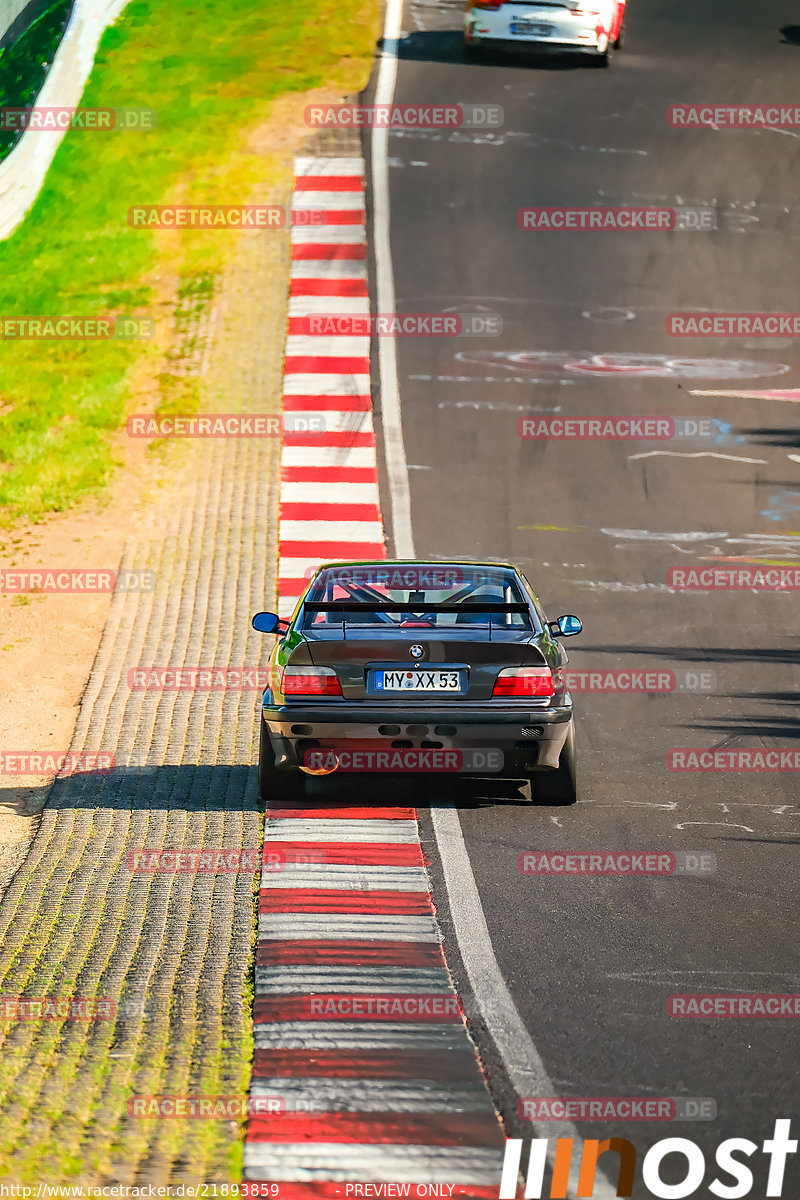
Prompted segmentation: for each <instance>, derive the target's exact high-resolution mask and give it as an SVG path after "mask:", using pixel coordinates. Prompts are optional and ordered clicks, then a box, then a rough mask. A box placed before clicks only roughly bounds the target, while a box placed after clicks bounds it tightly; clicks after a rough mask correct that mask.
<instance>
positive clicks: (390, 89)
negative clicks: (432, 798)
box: [372, 0, 616, 1200]
mask: <svg viewBox="0 0 800 1200" xmlns="http://www.w3.org/2000/svg"><path fill="white" fill-rule="evenodd" d="M401 10H402V0H388V5H387V12H386V29H385V36H384V41H383V46H384V51H383V53H384V57H383V59H382V60H381V71H383V67H384V65H385V64H386V54H387V49H386V47H387V46H389V47H390V51H389V53H391V55H392V58H393V61H392V65H391V66H387V69H386V75H385V77H383V78H385V81H386V87H385V89H382V88H381V82H382V75H379V78H378V89H377V91H378V94H376V102H378V101H380V102H382V103H391V102H392V100H393V98H394V92H395V85H396V79H397V65H398V64H397V59H396V53H397V43H396V40H394V39H395V37H396V30H397V28H399V24H400V13H401ZM387 146H388V131H387V130H380V129H373V130H372V167H373V194H374V201H375V203H374V225H375V266H376V273H377V294H378V311H379V312H382V313H388V314H390V315H391V314H392V313H393V312H394V281H393V271H392V257H391V236H390V223H389V217H390V213H389V170H388V166H387V161H386V160H387V158H388V153H387ZM381 297H383V299H381ZM390 302H391V306H390V307H387V305H389V303H390ZM381 341H382V342H383V343H387V342H389V343H391V342H392V341H393V339H391V338H383V339H381ZM379 367H380V381H381V395H382V397H383V404H382V415H383V432H384V447H385V456H386V467H387V475H388V478H389V489H390V495H391V510H392V523H391V529H392V538H393V541H394V546H395V553H396V554H397V555H398V557H400V556H401V548H402V557H408V558H413V557H414V533H413V528H412V523H411V505H410V497H409V481H408V465H407V461H406V452H405V442H404V438H403V419H402V409H401V405H400V387H399V379H398V374H397V356H396V354H389V353H386V354H384V355H381V357H380V359H379ZM387 397H388V398H389V403H388V406H387ZM432 815H433V826H434V832H435V836H436V842H437V846H438V850H439V858H440V861H441V863H442V867H443V870H444V875H445V886H446V888H447V893H448V896H449V898H450V910H451V915H452V918H453V921H454V925H455V933H456V939H457V941H458V945H459V949H460V953H461V958H462V961H463V963H464V966H465V969H466V971H467V974H468V976H469V979H470V983H471V985H472V988H473V992H474V996H475V1001H476V1003H477V1005H478V1008H479V1010H480V1012H481V1016H482V1017H483V1019H484V1020H485V1022H486V1025H487V1028H488V1030H489V1031H490V1034H491V1037H492V1039H493V1041H494V1043H495V1045H496V1047H497V1049H498V1051H499V1053H500V1056H501V1058H502V1060H503V1066H504V1069H505V1071H506V1074H507V1075H508V1078H509V1080H510V1082H511V1084H512V1086H514V1087H515V1088H516V1090H517V1093H518V1095H520V1096H533V1095H537V1094H538V1095H544V1096H552V1095H555V1094H556V1092H555V1089H554V1085H553V1084H552V1082H551V1081H550V1079H549V1078H548V1075H547V1072H546V1071H545V1068H544V1065H543V1063H542V1060H541V1057H540V1056H539V1052H538V1050H537V1049H536V1046H535V1045H534V1042H533V1039H532V1038H531V1036H530V1034H529V1033H528V1030H527V1028H526V1027H525V1024H524V1022H523V1021H522V1018H521V1017H520V1015H519V1012H518V1010H517V1007H516V1005H515V1004H514V999H513V997H512V995H511V993H510V991H509V990H508V986H507V985H506V982H505V979H504V978H503V975H502V972H501V970H500V966H499V964H498V962H497V959H496V957H495V954H494V949H493V947H492V943H491V939H490V936H489V930H488V926H487V924H486V917H485V915H484V912H483V907H482V905H481V899H480V894H479V892H478V888H477V885H476V883H475V877H474V875H473V873H472V865H471V863H470V860H469V854H468V853H467V848H466V844H465V842H464V835H463V833H462V830H461V825H460V822H459V819H458V812H457V811H456V810H455V809H453V808H433V809H432ZM534 1132H536V1133H537V1134H538V1136H540V1137H545V1138H549V1139H550V1140H549V1141H548V1150H549V1151H550V1155H549V1161H550V1162H551V1164H552V1163H553V1161H554V1159H555V1151H554V1149H552V1150H551V1147H554V1146H555V1139H556V1138H557V1137H559V1136H564V1137H573V1138H577V1137H578V1131H577V1129H576V1128H575V1127H574V1126H573V1125H571V1124H570V1123H568V1122H563V1123H560V1124H557V1125H556V1124H552V1125H551V1124H548V1125H547V1126H539V1127H535V1128H534ZM577 1184H578V1167H577V1165H576V1166H575V1168H574V1170H573V1171H572V1173H571V1174H570V1186H569V1189H568V1190H569V1197H570V1200H573V1198H574V1196H575V1193H576V1190H577ZM593 1194H594V1197H595V1198H596V1200H613V1198H615V1197H616V1188H614V1187H613V1186H612V1184H611V1183H610V1182H609V1180H608V1178H607V1177H606V1176H605V1175H604V1174H603V1173H602V1171H598V1173H597V1176H596V1179H595V1186H594V1193H593Z"/></svg>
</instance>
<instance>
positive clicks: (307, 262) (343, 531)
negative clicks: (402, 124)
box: [278, 158, 386, 616]
mask: <svg viewBox="0 0 800 1200" xmlns="http://www.w3.org/2000/svg"><path fill="white" fill-rule="evenodd" d="M295 176H296V178H295V192H294V197H293V199H292V212H293V213H296V214H299V212H300V211H302V210H305V211H306V212H307V213H308V214H309V216H310V215H311V214H317V213H322V214H324V217H325V224H315V223H313V222H312V221H309V223H308V224H304V223H293V224H292V228H291V238H292V267H291V285H290V293H289V330H288V336H287V338H286V360H285V366H284V385H283V409H284V414H285V415H286V419H287V421H288V420H291V418H293V417H294V418H297V417H301V416H303V415H305V416H307V417H311V416H314V417H319V418H322V419H323V420H324V422H325V432H324V433H319V432H314V431H310V432H289V431H287V432H286V433H285V434H284V442H283V460H282V477H281V499H280V530H279V540H280V547H279V552H280V565H279V568H278V595H279V597H280V601H279V612H280V614H281V616H288V615H289V614H290V613H291V611H292V609H293V608H294V605H295V603H296V602H297V598H298V596H300V595H301V594H302V592H303V591H304V589H305V586H306V584H307V583H308V578H309V573H310V571H311V569H313V568H314V567H316V566H318V565H319V563H321V562H325V560H326V559H359V558H384V557H385V555H386V550H385V547H384V541H383V522H382V520H381V514H380V507H379V499H378V467H377V457H376V452H375V433H374V430H373V426H372V403H371V399H370V375H369V337H368V336H367V335H364V336H363V337H348V336H325V335H315V334H310V333H308V332H307V318H308V317H310V316H315V315H332V314H347V315H351V316H352V315H357V316H368V315H369V293H368V291H367V265H366V253H367V248H366V226H365V221H366V211H365V202H364V160H363V159H362V158H299V159H297V160H296V163H295ZM296 219H297V218H295V217H293V222H294V221H295V220H296Z"/></svg>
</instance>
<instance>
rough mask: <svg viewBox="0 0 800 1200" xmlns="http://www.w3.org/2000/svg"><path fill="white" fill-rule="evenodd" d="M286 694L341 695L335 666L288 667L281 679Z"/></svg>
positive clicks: (282, 689) (340, 686) (282, 688)
mask: <svg viewBox="0 0 800 1200" xmlns="http://www.w3.org/2000/svg"><path fill="white" fill-rule="evenodd" d="M281 691H282V692H283V694H284V696H341V694H342V685H341V684H340V683H339V678H338V676H337V674H336V672H335V671H334V669H333V667H287V668H286V669H285V671H284V672H283V679H282V680H281Z"/></svg>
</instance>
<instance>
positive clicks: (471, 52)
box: [464, 38, 483, 62]
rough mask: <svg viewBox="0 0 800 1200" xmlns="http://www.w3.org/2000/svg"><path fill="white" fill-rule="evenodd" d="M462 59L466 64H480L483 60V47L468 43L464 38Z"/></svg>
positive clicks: (475, 43)
mask: <svg viewBox="0 0 800 1200" xmlns="http://www.w3.org/2000/svg"><path fill="white" fill-rule="evenodd" d="M464 58H465V59H466V60H467V62H480V61H481V59H482V58H483V46H479V45H478V43H477V42H468V41H467V39H466V38H464Z"/></svg>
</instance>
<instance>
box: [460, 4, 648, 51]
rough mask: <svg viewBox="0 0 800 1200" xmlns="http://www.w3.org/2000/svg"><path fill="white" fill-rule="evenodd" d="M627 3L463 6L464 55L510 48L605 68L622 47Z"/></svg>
mask: <svg viewBox="0 0 800 1200" xmlns="http://www.w3.org/2000/svg"><path fill="white" fill-rule="evenodd" d="M625 5H626V0H467V3H466V8H465V10H464V40H465V43H466V48H467V50H468V51H472V52H474V51H476V50H478V49H480V48H481V47H491V46H497V47H500V46H509V47H518V48H526V49H527V48H530V49H535V50H537V51H539V50H546V49H547V50H563V51H570V52H572V51H577V52H579V53H583V54H588V55H591V56H592V58H593V59H594V60H595V62H596V63H597V64H598V65H599V66H607V65H608V64H609V62H610V61H611V56H612V53H613V51H614V50H617V49H619V47H620V46H621V45H622V38H623V35H624V25H625Z"/></svg>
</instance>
